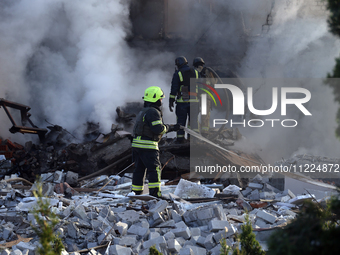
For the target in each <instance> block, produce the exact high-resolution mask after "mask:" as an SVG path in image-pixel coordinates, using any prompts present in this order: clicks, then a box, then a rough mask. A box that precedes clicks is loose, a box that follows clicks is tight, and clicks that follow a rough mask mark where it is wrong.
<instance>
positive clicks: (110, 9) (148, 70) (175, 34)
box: [0, 0, 340, 162]
mask: <svg viewBox="0 0 340 255" xmlns="http://www.w3.org/2000/svg"><path fill="white" fill-rule="evenodd" d="M131 2H133V3H134V4H137V5H142V4H144V3H146V2H147V1H140V2H137V1H119V0H100V1H99V0H73V1H68V0H15V1H13V0H12V1H10V0H0V32H1V35H3V36H1V37H0V56H1V57H0V97H3V98H6V99H7V100H11V101H15V102H18V103H22V104H27V105H29V106H31V108H32V110H31V113H32V120H33V122H34V123H35V124H36V125H38V126H39V127H45V126H46V125H47V123H46V122H45V121H44V120H45V119H47V120H48V121H49V122H51V123H53V124H58V125H61V126H63V127H64V128H66V129H68V130H69V131H70V132H73V133H74V132H75V131H76V130H79V128H80V127H82V126H83V124H84V123H86V122H88V121H91V122H95V123H97V122H99V123H100V126H101V129H102V132H104V133H105V132H108V131H109V130H110V128H111V124H112V123H115V115H116V112H115V109H116V107H117V106H123V105H125V104H126V103H127V102H141V97H142V95H143V92H144V90H145V88H146V87H148V86H155V85H156V86H160V87H161V88H162V89H163V90H164V92H165V94H166V96H168V95H169V90H170V82H171V77H172V74H173V68H174V59H175V57H176V56H180V55H184V56H186V57H187V59H188V61H189V63H191V61H192V59H193V58H194V57H197V56H200V57H203V59H204V60H205V61H206V63H207V66H211V67H213V68H214V69H216V70H218V71H220V73H227V70H228V69H231V70H232V71H237V73H238V75H239V76H240V77H242V78H250V79H254V78H265V79H269V78H273V79H276V78H277V79H282V78H299V79H304V80H303V82H302V83H300V86H302V87H304V88H306V89H308V90H310V91H311V93H312V99H311V101H310V103H308V105H307V106H306V107H307V108H308V110H309V111H310V112H311V113H312V114H313V116H312V117H304V116H301V114H299V112H296V111H295V112H293V116H294V117H296V118H298V120H299V126H298V127H297V128H294V129H281V128H268V129H267V128H261V129H254V128H252V129H244V130H241V132H242V133H243V134H244V135H245V136H246V137H247V139H248V141H251V142H253V143H255V144H258V145H259V146H260V147H261V148H262V154H261V156H262V157H263V158H264V159H265V160H266V161H267V162H272V161H276V160H278V159H280V158H281V157H289V156H291V155H292V154H294V153H304V152H309V153H313V154H317V155H325V156H330V157H334V156H338V155H337V152H338V151H339V149H340V148H339V142H338V141H337V140H336V139H335V137H334V129H335V126H336V123H335V113H336V108H337V105H336V104H335V103H333V95H332V93H331V90H330V89H329V88H328V87H327V86H325V85H323V84H320V80H315V79H317V78H324V77H326V75H327V72H330V71H331V70H332V68H333V66H334V64H335V61H334V59H335V58H336V57H337V56H338V54H339V49H340V43H339V40H338V39H337V38H335V37H334V36H333V35H331V34H330V33H329V32H328V27H327V22H326V19H327V15H328V14H327V12H326V11H325V6H324V3H322V2H319V1H316V0H300V1H297V0H293V1H278V0H259V1H250V0H240V1H224V0H216V1H214V4H211V5H207V2H208V1H194V0H187V1H179V0H173V1H169V4H170V3H171V4H170V5H169V10H168V11H169V15H168V16H169V17H168V19H169V20H168V21H169V23H168V26H169V27H168V31H167V34H166V36H167V37H166V40H160V41H157V40H153V41H150V42H149V41H148V40H141V41H142V42H141V44H142V46H140V47H131V45H130V44H129V43H128V42H127V38H129V37H130V36H132V35H133V36H136V37H139V36H140V35H139V33H140V32H141V33H142V32H143V30H144V31H147V32H148V33H145V34H155V33H154V31H156V34H157V31H158V30H157V29H159V28H160V27H162V24H160V23H157V22H156V20H157V19H158V18H159V17H162V15H161V14H160V12H159V11H158V9H157V8H160V7H158V5H159V4H158V5H157V6H154V8H155V10H153V9H152V8H151V14H150V15H149V13H147V12H146V14H144V16H143V15H140V16H138V15H137V16H136V17H135V20H134V23H133V22H131V20H130V16H129V15H130V13H129V12H130V10H129V5H130V3H131ZM178 5H180V6H181V8H177V7H178ZM150 6H151V7H152V2H148V4H146V5H145V8H146V7H148V8H149V7H150ZM156 7H157V8H156ZM185 10H188V11H185ZM152 12H154V13H155V14H154V18H155V20H153V19H149V20H148V22H146V23H147V24H146V23H145V26H144V24H143V20H145V19H146V18H148V17H150V16H152ZM156 18H157V19H156ZM132 24H134V27H132ZM161 32H162V31H161ZM163 32H164V31H163ZM133 33H135V34H133ZM140 37H142V35H141V36H140ZM134 43H135V45H136V44H138V42H134ZM254 81H255V80H254ZM267 81H269V80H267ZM251 86H252V87H253V88H254V89H253V90H254V91H255V94H254V101H255V107H256V108H257V109H269V108H270V106H271V88H272V87H274V86H276V84H275V83H272V82H265V83H263V82H254V83H253V84H252V85H251ZM165 102H167V100H165ZM165 106H167V104H165ZM325 113H327V114H325ZM164 115H165V122H167V123H174V122H175V115H174V113H170V112H169V111H168V109H167V107H164ZM213 116H215V113H213ZM216 117H217V116H216ZM223 117H224V116H223ZM0 119H1V122H0V136H2V137H4V138H10V139H13V140H17V141H18V140H20V139H23V138H22V137H23V136H20V135H19V134H18V135H17V134H16V135H11V134H9V132H8V129H9V127H10V122H9V120H8V118H7V117H6V115H5V113H4V112H3V111H2V110H1V111H0ZM25 139H32V137H31V136H26V138H25Z"/></svg>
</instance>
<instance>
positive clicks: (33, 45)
mask: <svg viewBox="0 0 340 255" xmlns="http://www.w3.org/2000/svg"><path fill="white" fill-rule="evenodd" d="M0 8H1V9H0V12H1V13H0V16H1V18H0V32H1V34H2V36H1V37H0V56H1V58H0V97H2V98H6V99H7V100H11V101H14V102H18V103H21V104H26V105H29V106H31V108H32V110H31V111H30V112H31V114H32V120H33V122H34V123H35V124H36V125H38V126H39V127H45V126H46V125H47V123H45V122H44V119H47V120H48V121H49V122H51V123H53V124H57V125H61V126H62V127H64V128H66V129H68V130H69V131H71V132H74V131H75V130H76V129H77V128H79V127H81V126H82V125H83V124H84V123H86V122H87V121H92V122H95V123H97V122H99V123H100V126H101V128H102V131H103V132H108V131H109V130H110V128H111V124H112V123H114V122H115V114H116V112H115V110H116V107H117V106H123V105H124V104H125V103H126V102H130V101H131V102H133V101H137V102H140V101H141V98H142V96H143V93H144V90H145V88H147V87H149V86H155V85H157V86H160V87H162V88H163V89H164V91H166V92H167V91H168V87H169V82H170V80H171V75H172V74H171V73H168V72H165V71H164V68H165V67H166V66H168V65H170V61H171V66H172V64H173V59H174V56H173V55H172V54H170V53H159V52H157V53H156V52H152V51H145V52H136V51H135V50H133V49H131V48H130V47H129V46H128V44H127V42H126V38H127V36H129V33H130V29H131V27H130V21H129V1H119V0H100V1H99V0H73V1H68V0H17V1H8V0H2V1H0ZM0 118H1V124H0V125H1V127H0V128H1V132H0V135H1V136H3V137H5V138H8V137H9V138H12V139H14V140H17V139H21V138H22V136H20V135H14V136H11V135H10V134H9V133H8V131H7V130H8V129H9V127H10V126H11V123H10V121H9V120H8V118H7V117H6V115H5V113H4V112H0ZM19 125H20V123H19ZM26 139H32V137H26Z"/></svg>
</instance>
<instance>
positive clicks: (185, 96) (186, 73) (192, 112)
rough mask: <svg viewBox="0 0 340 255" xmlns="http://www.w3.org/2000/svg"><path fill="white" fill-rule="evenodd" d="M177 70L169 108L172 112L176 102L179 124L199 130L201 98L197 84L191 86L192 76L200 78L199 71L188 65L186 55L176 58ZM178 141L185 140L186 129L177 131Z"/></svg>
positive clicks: (172, 84) (174, 75)
mask: <svg viewBox="0 0 340 255" xmlns="http://www.w3.org/2000/svg"><path fill="white" fill-rule="evenodd" d="M175 65H176V66H177V70H176V71H175V73H174V74H173V77H172V82H171V90H170V98H169V109H170V111H171V112H172V111H173V109H172V108H173V107H174V102H176V117H177V124H180V125H181V126H184V127H185V125H186V122H187V119H188V120H189V121H188V127H190V128H191V129H192V130H194V131H196V132H198V131H199V130H198V120H197V117H198V111H199V100H198V97H197V86H196V85H194V86H190V78H196V79H198V78H200V74H199V72H198V71H197V70H196V69H194V68H190V67H189V66H188V61H187V59H186V58H185V57H183V56H182V57H178V58H176V60H175ZM192 90H193V91H192ZM177 142H179V143H181V142H184V130H183V129H180V130H179V131H177Z"/></svg>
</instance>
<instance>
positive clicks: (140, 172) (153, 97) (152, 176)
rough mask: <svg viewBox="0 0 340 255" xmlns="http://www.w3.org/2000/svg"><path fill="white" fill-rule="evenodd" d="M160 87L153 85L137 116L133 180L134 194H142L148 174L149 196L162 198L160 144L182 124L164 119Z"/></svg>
mask: <svg viewBox="0 0 340 255" xmlns="http://www.w3.org/2000/svg"><path fill="white" fill-rule="evenodd" d="M164 97H165V96H164V93H163V91H162V89H161V88H160V87H156V86H152V87H149V88H147V89H146V90H145V92H144V97H143V100H144V108H143V110H142V111H140V112H139V114H138V115H137V117H136V123H135V126H134V128H133V140H132V158H133V160H134V162H135V169H134V172H133V178H132V191H133V192H135V194H136V195H139V194H142V192H143V187H144V180H145V175H146V171H147V173H148V174H149V185H148V186H149V194H150V195H151V196H155V197H161V163H160V160H159V150H158V142H159V141H160V140H161V138H162V136H163V134H165V133H168V132H171V131H178V130H179V129H180V125H179V124H176V125H166V124H164V123H163V119H162V111H161V105H162V99H163V98H164Z"/></svg>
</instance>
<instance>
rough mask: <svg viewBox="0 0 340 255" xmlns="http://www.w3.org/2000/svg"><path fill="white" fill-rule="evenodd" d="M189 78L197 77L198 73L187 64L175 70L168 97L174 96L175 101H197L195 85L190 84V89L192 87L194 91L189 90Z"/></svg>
mask: <svg viewBox="0 0 340 255" xmlns="http://www.w3.org/2000/svg"><path fill="white" fill-rule="evenodd" d="M190 78H196V79H198V78H200V74H199V72H198V71H197V70H196V69H194V68H190V67H189V66H188V65H184V66H182V67H181V68H179V70H178V71H175V73H174V75H173V77H172V82H171V91H170V98H174V99H175V98H176V102H177V103H191V102H198V98H197V86H194V87H193V86H192V87H191V89H194V91H190Z"/></svg>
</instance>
